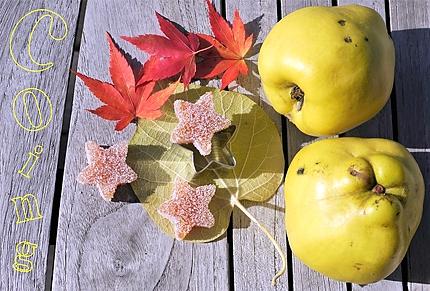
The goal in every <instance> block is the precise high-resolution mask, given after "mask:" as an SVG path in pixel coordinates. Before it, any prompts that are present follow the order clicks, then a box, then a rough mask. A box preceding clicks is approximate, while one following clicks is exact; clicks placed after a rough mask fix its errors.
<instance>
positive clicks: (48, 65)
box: [9, 8, 69, 73]
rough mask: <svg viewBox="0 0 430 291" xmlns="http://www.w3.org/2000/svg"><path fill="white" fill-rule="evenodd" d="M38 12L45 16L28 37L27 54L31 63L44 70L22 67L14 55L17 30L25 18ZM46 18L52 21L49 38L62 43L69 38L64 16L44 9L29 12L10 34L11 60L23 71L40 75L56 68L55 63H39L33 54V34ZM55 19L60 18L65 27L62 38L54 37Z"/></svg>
mask: <svg viewBox="0 0 430 291" xmlns="http://www.w3.org/2000/svg"><path fill="white" fill-rule="evenodd" d="M38 12H43V13H44V14H43V15H42V16H40V17H39V18H38V19H37V20H36V22H35V23H34V25H33V28H32V29H31V32H30V35H29V37H28V42H27V54H28V56H29V58H30V61H31V62H32V63H33V64H35V65H36V66H39V67H43V68H40V69H31V68H28V67H25V66H23V65H21V64H20V63H19V62H18V60H17V58H16V57H15V55H14V53H13V38H14V36H15V32H16V30H17V29H18V27H19V26H20V24H21V23H22V22H23V21H24V19H25V18H27V17H29V16H30V15H32V14H33V13H38ZM45 17H49V18H50V20H51V21H50V23H49V29H48V34H49V37H50V38H51V39H53V40H55V41H62V40H63V39H65V38H66V36H67V34H68V30H69V28H68V26H67V22H66V20H65V19H64V18H63V16H61V15H60V14H58V13H57V12H54V11H52V10H49V9H44V8H40V9H34V10H32V11H30V12H28V13H27V14H25V15H24V16H23V17H21V18H20V19H19V20H18V22H17V23H16V24H15V26H14V27H13V29H12V31H11V33H10V36H9V54H10V56H11V58H12V61H13V62H14V63H15V64H16V65H17V66H18V67H20V68H21V69H23V70H24V71H27V72H32V73H40V72H43V71H46V70H49V69H50V68H51V67H52V66H54V63H53V62H47V63H39V62H38V61H36V60H35V59H34V58H33V55H32V54H31V42H32V40H33V34H34V32H35V30H36V28H37V26H38V25H39V23H40V22H41V21H42V19H44V18H45ZM55 17H58V18H59V19H60V20H61V22H62V23H63V25H64V34H63V35H62V36H60V37H56V36H54V35H53V32H54V19H55Z"/></svg>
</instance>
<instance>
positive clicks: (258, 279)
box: [225, 0, 288, 290]
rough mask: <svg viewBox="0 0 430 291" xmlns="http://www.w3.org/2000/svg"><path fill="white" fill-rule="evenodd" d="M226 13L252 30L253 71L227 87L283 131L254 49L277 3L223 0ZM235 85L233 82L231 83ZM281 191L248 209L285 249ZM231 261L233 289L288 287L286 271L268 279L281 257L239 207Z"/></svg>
mask: <svg viewBox="0 0 430 291" xmlns="http://www.w3.org/2000/svg"><path fill="white" fill-rule="evenodd" d="M225 7H226V16H227V18H228V19H230V20H231V19H232V18H233V13H234V10H235V9H236V8H237V9H239V11H240V15H241V17H242V19H243V20H244V22H245V23H247V24H246V28H247V33H253V35H254V38H255V44H254V49H252V50H251V53H250V54H249V59H250V62H249V67H250V70H251V71H252V72H253V73H251V74H249V75H248V76H246V77H244V78H240V79H239V80H238V85H239V86H238V87H237V86H236V88H230V89H231V90H238V91H240V92H243V93H245V94H250V95H252V96H253V98H254V100H255V101H256V102H258V103H260V105H261V106H263V108H264V109H265V110H266V112H267V113H268V114H269V116H270V117H271V118H272V120H273V121H274V122H275V124H276V125H277V126H278V129H279V131H280V132H281V131H282V125H281V117H280V115H279V114H277V113H276V112H275V111H274V110H273V108H272V107H271V106H270V105H269V104H268V101H267V99H266V98H265V96H264V93H263V90H262V88H261V87H260V86H261V85H260V84H261V83H260V79H259V78H258V76H257V75H256V74H255V73H254V72H256V71H257V57H258V55H257V52H258V49H259V47H260V46H261V43H262V42H263V40H264V38H265V36H266V35H267V33H268V32H269V31H270V29H271V27H272V26H273V25H274V24H275V23H276V22H277V6H276V2H275V1H269V0H264V1H258V2H255V3H253V5H249V1H246V0H240V1H233V0H227V1H226V5H225ZM233 87H234V86H233ZM283 197H284V195H283V191H282V188H281V189H280V190H279V191H278V193H277V194H276V195H275V196H274V197H273V198H272V199H270V200H269V201H267V202H265V203H263V204H257V205H254V206H253V205H252V204H251V203H248V204H246V203H245V206H249V208H248V210H249V212H250V213H251V214H252V215H253V216H254V217H256V218H257V219H258V220H259V221H260V222H261V223H262V224H263V225H265V226H266V227H267V229H269V230H270V232H271V233H273V236H274V237H275V239H276V240H277V241H278V242H279V244H280V246H281V247H282V249H283V250H284V252H285V253H286V250H287V243H286V239H285V238H286V237H285V228H284V198H283ZM233 263H234V268H233V271H234V288H235V289H236V290H287V289H288V281H287V279H288V278H287V275H286V273H285V275H284V276H282V277H281V278H279V280H277V283H276V286H275V288H274V287H272V286H271V284H270V280H271V278H272V277H273V276H274V275H275V274H276V272H277V271H279V270H280V269H281V267H282V264H281V258H280V256H279V254H278V252H277V251H276V249H275V248H274V247H273V245H272V244H271V242H270V241H269V240H268V239H267V237H266V236H264V234H263V233H262V232H261V230H260V229H259V228H258V227H257V226H256V225H255V224H253V223H252V222H251V221H250V220H249V219H248V218H247V217H246V215H244V214H243V213H242V212H241V211H240V210H238V209H236V210H235V211H234V212H233Z"/></svg>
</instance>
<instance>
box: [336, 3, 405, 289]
mask: <svg viewBox="0 0 430 291" xmlns="http://www.w3.org/2000/svg"><path fill="white" fill-rule="evenodd" d="M338 4H339V5H346V4H360V5H364V6H367V7H370V8H373V9H375V10H376V11H377V12H378V13H379V14H380V15H381V16H382V18H383V19H384V20H385V3H384V0H339V1H338ZM344 135H345V136H358V137H380V138H388V139H392V138H393V123H392V118H391V100H389V101H388V102H387V104H386V105H385V107H384V108H383V109H382V110H381V112H379V113H378V114H377V115H376V116H375V117H374V118H372V119H371V120H369V121H367V122H366V123H364V124H362V125H361V126H359V127H357V128H354V129H352V130H350V131H348V132H346V133H345V134H344ZM352 289H353V290H357V291H359V290H363V291H367V290H375V291H376V290H393V291H395V290H402V289H403V286H402V272H401V267H400V266H399V267H398V268H397V269H396V270H395V271H394V273H393V274H391V275H390V276H389V277H388V278H387V280H382V281H380V282H377V283H374V284H369V285H367V286H365V287H361V286H359V285H352Z"/></svg>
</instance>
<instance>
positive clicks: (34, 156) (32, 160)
mask: <svg viewBox="0 0 430 291" xmlns="http://www.w3.org/2000/svg"><path fill="white" fill-rule="evenodd" d="M42 152H43V146H41V145H38V146H36V147H35V148H34V150H33V151H32V152H29V153H28V158H27V160H26V161H25V163H24V165H23V166H22V167H21V169H19V170H18V174H20V175H22V176H24V177H25V178H27V179H30V178H31V172H32V171H33V168H34V166H35V165H36V163H37V161H38V160H39V158H40V155H41V154H42Z"/></svg>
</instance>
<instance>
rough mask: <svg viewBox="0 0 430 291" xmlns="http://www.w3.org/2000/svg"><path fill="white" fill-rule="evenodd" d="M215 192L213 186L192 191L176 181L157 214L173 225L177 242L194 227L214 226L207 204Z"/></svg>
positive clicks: (213, 219)
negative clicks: (169, 195)
mask: <svg viewBox="0 0 430 291" xmlns="http://www.w3.org/2000/svg"><path fill="white" fill-rule="evenodd" d="M215 191H216V187H215V185H204V186H200V187H197V188H196V189H194V188H193V187H191V186H190V185H189V184H188V183H187V182H185V181H183V180H179V179H176V181H175V184H174V187H173V193H172V198H170V200H167V201H166V202H164V203H163V204H161V205H160V207H159V208H158V213H160V215H161V216H163V217H164V218H167V219H168V220H170V222H172V223H173V225H174V228H175V235H176V238H177V239H178V240H182V239H184V237H185V236H186V235H187V234H188V233H189V232H190V231H191V229H192V228H193V227H195V226H200V227H207V228H211V227H212V226H214V224H215V218H214V217H213V215H212V213H211V212H210V210H209V202H210V201H211V199H212V197H213V196H214V195H215Z"/></svg>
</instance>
